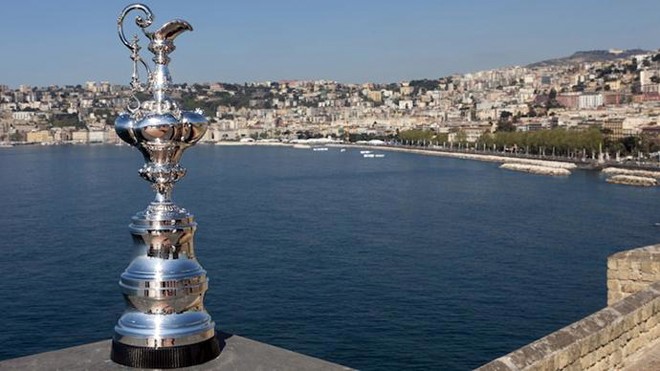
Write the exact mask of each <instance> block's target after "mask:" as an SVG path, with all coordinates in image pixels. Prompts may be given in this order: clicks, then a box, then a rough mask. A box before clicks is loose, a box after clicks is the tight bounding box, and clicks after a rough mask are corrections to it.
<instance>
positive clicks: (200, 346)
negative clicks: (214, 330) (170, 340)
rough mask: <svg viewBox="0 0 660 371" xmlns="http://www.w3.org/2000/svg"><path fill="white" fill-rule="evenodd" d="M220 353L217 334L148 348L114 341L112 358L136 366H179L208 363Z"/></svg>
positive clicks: (114, 360) (120, 362) (117, 361)
mask: <svg viewBox="0 0 660 371" xmlns="http://www.w3.org/2000/svg"><path fill="white" fill-rule="evenodd" d="M219 355H220V344H219V343H218V339H217V335H216V336H213V337H212V338H210V339H208V340H204V341H202V342H199V343H196V344H189V345H181V346H175V347H168V348H148V347H138V346H133V345H127V344H122V343H120V342H118V341H115V340H113V341H112V351H111V352H110V359H111V360H112V361H113V362H115V363H119V364H120V365H124V366H128V367H135V368H179V367H190V366H195V365H199V364H202V363H206V362H208V361H210V360H212V359H214V358H216V357H218V356H219Z"/></svg>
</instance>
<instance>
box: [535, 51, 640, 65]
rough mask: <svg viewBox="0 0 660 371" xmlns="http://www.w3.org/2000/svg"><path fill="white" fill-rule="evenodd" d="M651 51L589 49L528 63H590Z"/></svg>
mask: <svg viewBox="0 0 660 371" xmlns="http://www.w3.org/2000/svg"><path fill="white" fill-rule="evenodd" d="M647 53H651V51H649V50H643V49H628V50H623V51H620V52H616V53H612V52H611V51H609V50H587V51H579V52H575V53H573V55H571V56H569V57H564V58H555V59H548V60H545V61H540V62H536V63H532V64H529V65H527V67H530V68H531V67H545V66H560V65H564V64H573V63H589V62H602V61H612V60H615V59H621V58H630V57H632V56H633V55H638V54H647Z"/></svg>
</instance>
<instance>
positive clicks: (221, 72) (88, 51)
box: [0, 0, 660, 87]
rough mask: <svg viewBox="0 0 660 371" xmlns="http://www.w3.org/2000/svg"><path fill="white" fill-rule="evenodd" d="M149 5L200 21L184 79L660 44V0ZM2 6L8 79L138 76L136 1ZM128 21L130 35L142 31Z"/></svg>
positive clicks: (339, 75)
mask: <svg viewBox="0 0 660 371" xmlns="http://www.w3.org/2000/svg"><path fill="white" fill-rule="evenodd" d="M145 3H146V4H147V5H149V6H150V7H151V9H152V11H153V12H154V14H155V16H156V21H155V25H156V26H160V25H161V24H163V23H164V22H166V21H168V20H170V19H172V18H182V19H185V20H187V21H189V22H190V23H191V24H192V25H193V27H194V28H195V31H194V32H191V33H186V34H184V35H181V36H180V37H179V38H178V39H177V41H176V45H177V50H176V51H175V52H174V53H173V54H172V55H171V56H172V59H173V62H172V64H171V71H172V74H173V78H174V80H175V82H205V81H226V82H245V81H263V80H281V79H330V80H338V81H342V82H365V81H375V82H394V81H401V80H409V79H416V78H437V77H440V76H444V75H448V74H451V73H455V72H470V71H476V70H482V69H489V68H495V67H501V66H507V65H524V64H527V63H531V62H535V61H538V60H542V59H547V58H553V57H560V56H566V55H569V54H571V53H573V52H574V51H576V50H591V49H609V48H622V49H630V48H644V49H653V50H655V49H657V48H659V47H660V1H657V0H654V1H651V0H649V1H642V0H616V1H614V0H544V1H537V0H499V1H498V0H460V1H459V0H454V1H443V0H407V1H402V0H397V1H390V0H324V1H316V0H231V1H224V0H222V1H221V0H215V1H212V0H203V1H202V0H190V1H183V0H176V1H174V0H159V1H150V2H145ZM0 4H1V6H0V17H1V19H2V22H0V84H7V85H10V86H14V87H15V86H18V85H19V84H29V85H39V86H43V85H51V84H60V85H62V84H79V83H83V82H84V81H87V80H95V81H101V80H108V81H111V82H113V83H128V82H129V80H130V73H131V61H130V59H129V51H128V49H126V48H125V47H124V46H123V45H122V44H121V43H120V42H119V39H118V37H117V34H116V19H117V16H118V14H119V13H120V11H121V10H122V9H123V8H124V6H126V5H128V4H130V2H129V1H117V0H104V1H100V0H99V1H92V0H84V1H83V0H68V1H67V0H57V1H55V0H52V1H48V0H0ZM132 18H133V17H132V16H131V19H132ZM127 24H129V26H128V29H127V32H128V33H129V34H131V35H132V34H133V33H135V32H137V28H135V27H134V26H133V22H132V21H131V22H127ZM143 53H144V54H143V55H144V56H145V57H148V54H150V53H149V52H148V51H147V50H146V45H145V48H144V49H143ZM149 59H150V57H149Z"/></svg>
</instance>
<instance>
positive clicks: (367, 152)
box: [360, 151, 371, 155]
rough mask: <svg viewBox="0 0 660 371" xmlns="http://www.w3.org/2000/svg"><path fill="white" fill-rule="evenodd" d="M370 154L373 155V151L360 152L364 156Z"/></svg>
mask: <svg viewBox="0 0 660 371" xmlns="http://www.w3.org/2000/svg"><path fill="white" fill-rule="evenodd" d="M369 153H371V151H360V154H363V155H366V154H369Z"/></svg>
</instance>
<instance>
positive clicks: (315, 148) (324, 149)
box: [312, 147, 328, 151]
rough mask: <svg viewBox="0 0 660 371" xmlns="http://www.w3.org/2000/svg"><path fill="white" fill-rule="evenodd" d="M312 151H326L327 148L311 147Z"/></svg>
mask: <svg viewBox="0 0 660 371" xmlns="http://www.w3.org/2000/svg"><path fill="white" fill-rule="evenodd" d="M312 150H314V151H327V150H328V147H312Z"/></svg>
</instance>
